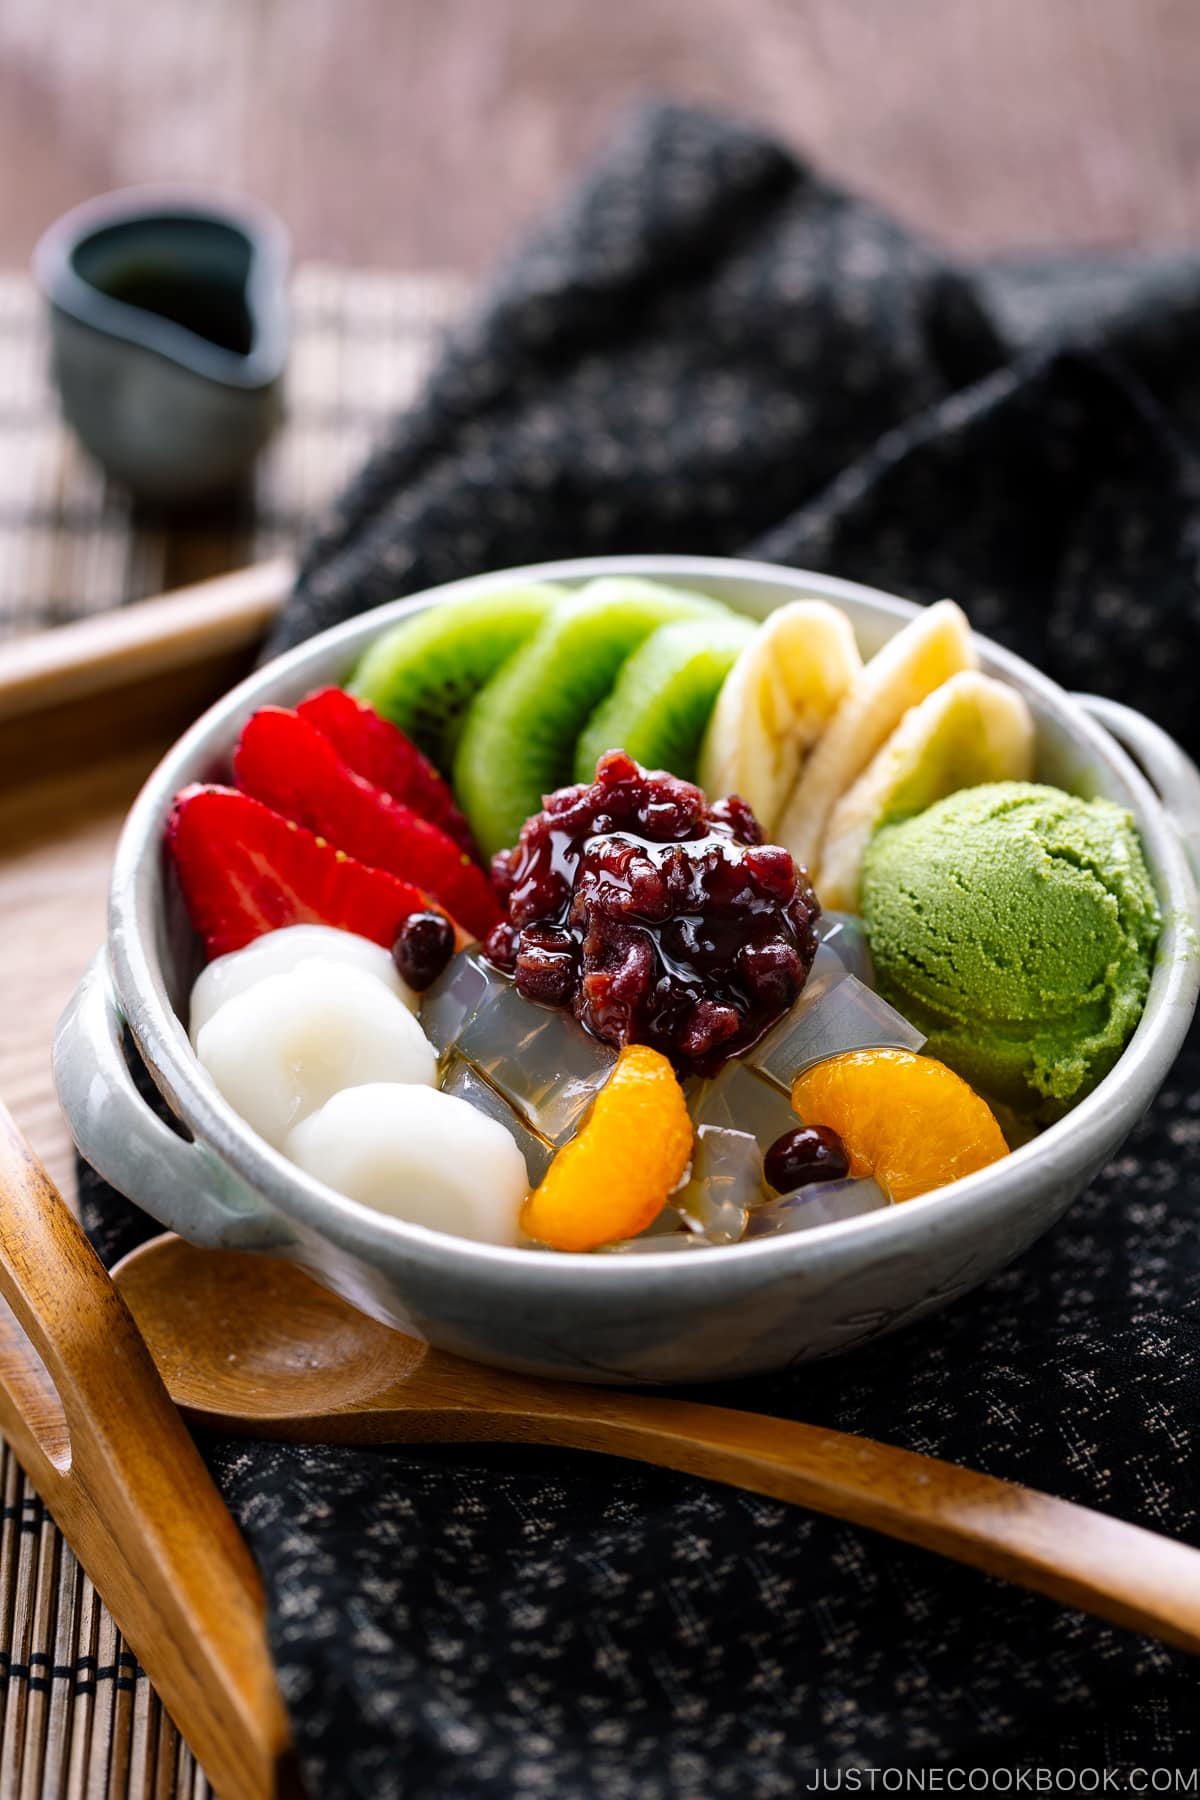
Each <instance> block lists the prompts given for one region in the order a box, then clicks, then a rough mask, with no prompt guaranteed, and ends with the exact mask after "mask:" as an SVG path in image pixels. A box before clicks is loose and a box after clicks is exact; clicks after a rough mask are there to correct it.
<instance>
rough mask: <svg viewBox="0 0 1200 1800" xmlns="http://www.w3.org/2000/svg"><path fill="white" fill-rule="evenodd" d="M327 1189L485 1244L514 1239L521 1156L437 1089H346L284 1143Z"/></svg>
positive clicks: (521, 1192)
mask: <svg viewBox="0 0 1200 1800" xmlns="http://www.w3.org/2000/svg"><path fill="white" fill-rule="evenodd" d="M285 1153H286V1154H287V1155H288V1156H290V1157H291V1159H292V1161H293V1162H294V1163H297V1164H298V1165H299V1167H300V1168H302V1169H304V1170H305V1171H306V1172H307V1173H308V1174H309V1175H314V1176H315V1177H316V1178H317V1180H318V1181H323V1182H324V1183H325V1185H326V1187H331V1188H334V1189H335V1190H336V1191H337V1192H338V1193H340V1194H345V1195H347V1196H348V1197H349V1198H350V1199H351V1200H357V1201H358V1202H359V1203H360V1204H361V1205H363V1206H370V1207H372V1208H374V1210H375V1211H376V1212H383V1213H390V1214H391V1215H392V1217H393V1218H397V1219H407V1220H408V1221H409V1222H410V1223H412V1224H414V1225H428V1226H429V1227H430V1228H431V1229H432V1230H434V1231H448V1232H452V1233H453V1234H454V1235H455V1236H456V1237H467V1238H477V1239H479V1240H480V1241H481V1242H482V1243H485V1244H516V1243H518V1242H519V1241H520V1239H519V1229H518V1225H519V1219H520V1212H521V1202H522V1201H523V1200H524V1198H525V1195H526V1193H527V1192H528V1188H529V1176H528V1173H527V1171H526V1168H525V1158H524V1157H523V1156H522V1155H521V1152H520V1150H518V1148H517V1146H516V1144H515V1143H514V1141H513V1139H512V1137H511V1136H510V1134H509V1133H508V1132H507V1131H506V1130H505V1129H504V1126H503V1125H501V1124H500V1123H499V1122H498V1121H497V1120H496V1119H490V1118H488V1116H487V1114H486V1113H482V1112H479V1111H477V1109H476V1108H475V1107H473V1106H472V1105H471V1104H470V1102H469V1101H467V1100H459V1099H458V1098H456V1096H455V1095H453V1094H443V1093H441V1092H440V1091H439V1090H438V1089H436V1088H435V1089H432V1090H431V1089H429V1088H423V1087H422V1088H417V1087H395V1086H392V1085H389V1084H384V1083H380V1082H376V1083H373V1084H371V1085H370V1086H367V1087H356V1088H347V1089H345V1090H344V1092H342V1093H340V1094H335V1095H334V1097H333V1099H332V1100H327V1101H326V1103H325V1105H324V1106H323V1107H321V1109H320V1111H319V1112H314V1113H313V1114H312V1115H311V1116H310V1117H309V1118H307V1119H305V1120H304V1122H303V1123H302V1124H300V1125H298V1126H297V1127H296V1129H295V1130H294V1131H293V1132H292V1133H291V1135H290V1136H289V1138H288V1140H287V1143H286V1145H285Z"/></svg>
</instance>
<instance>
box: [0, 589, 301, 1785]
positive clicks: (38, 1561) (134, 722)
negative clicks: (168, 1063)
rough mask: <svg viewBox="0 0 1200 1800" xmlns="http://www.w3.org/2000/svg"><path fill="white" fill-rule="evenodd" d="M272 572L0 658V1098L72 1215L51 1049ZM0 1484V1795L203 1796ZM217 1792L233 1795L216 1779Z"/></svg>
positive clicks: (85, 625) (30, 1510)
mask: <svg viewBox="0 0 1200 1800" xmlns="http://www.w3.org/2000/svg"><path fill="white" fill-rule="evenodd" d="M289 576H290V571H289V568H288V566H287V564H286V563H283V562H277V563H270V564H263V565H260V566H258V567H256V568H253V569H248V570H245V571H242V572H240V573H238V574H236V575H232V576H228V577H223V578H221V579H219V580H216V581H211V582H205V583H201V584H200V585H198V586H196V587H194V588H190V589H181V590H179V591H178V592H177V593H175V594H172V595H165V596H163V597H161V598H159V599H155V600H149V601H143V602H140V603H138V604H137V605H134V606H129V607H127V608H124V609H122V610H121V611H120V612H117V613H113V614H108V615H106V616H104V617H102V618H96V619H89V620H87V621H84V622H82V623H80V624H78V625H70V626H66V627H63V628H62V629H61V630H59V631H55V632H52V633H46V634H42V635H40V636H36V637H30V638H26V639H23V640H21V639H19V640H17V641H16V642H15V643H13V644H6V645H5V646H4V649H3V651H2V653H0V994H2V995H3V1027H2V1028H0V1097H3V1099H4V1101H5V1102H6V1103H7V1105H8V1107H9V1109H10V1110H11V1112H12V1113H13V1115H14V1117H15V1119H16V1122H17V1124H18V1125H19V1126H20V1128H21V1129H22V1130H23V1131H24V1133H25V1135H26V1136H27V1137H28V1138H29V1140H30V1142H31V1143H32V1145H33V1147H34V1148H35V1150H36V1151H37V1152H38V1154H39V1155H40V1157H41V1158H42V1160H43V1162H44V1163H45V1164H46V1166H47V1168H48V1170H49V1172H50V1174H51V1176H52V1177H53V1179H54V1181H55V1183H56V1184H57V1185H58V1187H59V1188H60V1190H61V1191H62V1192H63V1194H64V1195H65V1196H66V1197H67V1199H68V1201H69V1202H70V1203H72V1204H73V1203H74V1196H75V1180H74V1157H73V1152H72V1147H71V1142H70V1137H69V1134H68V1132H67V1129H66V1125H65V1123H64V1121H63V1119H62V1116H61V1114H60V1113H59V1110H58V1106H57V1102H56V1100H55V1097H54V1090H53V1084H52V1080H51V1073H50V1044H51V1040H52V1037H53V1031H54V1025H55V1021H56V1019H57V1017H58V1015H59V1013H60V1012H61V1010H62V1008H63V1006H64V1005H65V1003H66V1001H67V999H68V998H69V996H70V994H71V992H72V990H73V988H74V986H75V984H76V982H77V980H78V978H79V976H80V974H81V973H82V971H83V969H84V967H85V965H86V963H87V962H88V960H89V959H90V957H91V956H92V955H93V954H94V952H95V950H96V948H97V946H98V945H99V944H100V943H101V942H102V941H103V938H104V929H105V920H104V913H105V893H106V888H107V880H108V868H109V863H110V861H111V857H112V850H113V846H114V843H115V841H116V837H117V834H118V832H119V830H120V826H121V822H122V820H123V818H124V816H125V813H126V812H127V810H128V808H129V805H130V802H131V801H132V799H133V797H134V795H135V794H136V792H137V789H138V787H139V786H140V784H141V782H142V780H143V779H144V777H145V776H146V774H147V773H148V772H149V770H150V769H151V768H152V766H153V765H154V763H155V762H156V761H157V759H158V758H159V756H160V755H161V754H162V752H163V751H164V750H165V749H166V748H167V747H168V746H169V744H170V743H171V742H172V741H173V740H174V739H175V738H176V737H177V736H178V735H179V733H180V731H182V730H183V729H184V728H185V727H186V726H187V725H188V724H189V723H190V722H191V721H192V719H194V718H195V717H196V716H197V714H198V713H199V712H201V711H202V710H203V709H204V707H205V706H207V705H208V704H209V703H210V702H211V701H212V700H214V699H216V698H217V697H218V696H219V695H220V694H221V693H222V692H224V691H225V690H226V689H227V688H228V687H229V686H230V685H231V684H232V683H233V682H234V681H235V680H237V679H238V678H239V677H240V676H241V675H242V674H243V673H245V672H246V671H247V670H248V669H249V667H250V665H251V663H252V661H253V658H254V653H255V650H256V648H257V645H258V643H259V641H260V639H261V637H262V633H263V630H264V628H265V626H266V624H267V622H268V621H269V619H270V617H271V615H272V614H273V612H274V611H275V609H276V607H277V606H278V604H279V602H280V600H281V599H282V597H283V595H284V593H285V592H286V590H287V586H288V582H289ZM43 1379H44V1377H43ZM16 1447H18V1448H19V1446H16ZM25 1460H32V1459H30V1458H29V1457H28V1456H26V1458H25ZM0 1471H2V1473H3V1481H4V1493H3V1496H2V1499H3V1509H2V1510H3V1519H2V1520H0V1651H6V1652H7V1653H8V1668H7V1670H6V1673H8V1674H9V1680H8V1681H7V1683H6V1684H4V1685H3V1686H0V1713H2V1722H0V1793H2V1794H3V1795H4V1796H6V1797H7V1796H8V1795H10V1794H11V1795H13V1796H18V1795H19V1796H21V1800H26V1797H28V1800H35V1797H36V1796H38V1795H48V1794H53V1793H59V1792H62V1793H67V1792H70V1793H71V1794H72V1795H78V1794H84V1793H86V1794H87V1795H89V1796H90V1795H92V1794H96V1795H101V1794H103V1793H105V1792H106V1791H107V1792H111V1793H118V1794H124V1793H126V1792H128V1793H130V1794H134V1793H139V1794H144V1795H147V1796H150V1795H153V1796H155V1797H159V1796H164V1797H165V1796H168V1795H175V1794H185V1793H186V1794H188V1795H190V1796H191V1797H192V1800H199V1797H200V1796H202V1795H203V1794H206V1793H207V1792H208V1788H207V1784H206V1783H205V1782H204V1779H203V1776H202V1775H201V1774H200V1773H199V1772H198V1770H196V1769H195V1768H194V1766H193V1764H192V1760H191V1758H190V1757H189V1756H188V1755H187V1754H186V1752H183V1751H181V1750H180V1747H179V1746H178V1744H177V1741H176V1734H175V1726H176V1725H177V1726H178V1728H179V1731H180V1733H181V1734H182V1736H183V1738H184V1739H185V1740H186V1738H187V1736H188V1731H189V1721H188V1719H187V1718H186V1717H183V1716H182V1715H181V1716H179V1717H178V1718H177V1719H176V1720H175V1722H174V1725H173V1724H172V1723H171V1721H170V1720H168V1719H167V1718H166V1717H165V1715H161V1714H160V1709H159V1707H158V1704H157V1702H154V1701H152V1700H151V1698H150V1695H149V1692H148V1688H147V1684H146V1682H145V1680H144V1678H143V1679H139V1678H138V1677H137V1675H136V1666H135V1663H134V1659H133V1657H132V1656H130V1655H129V1654H128V1651H127V1650H126V1649H125V1648H124V1646H123V1645H122V1643H121V1640H120V1638H119V1635H118V1634H117V1632H116V1630H115V1627H114V1626H113V1622H112V1620H111V1618H109V1617H108V1616H107V1614H106V1613H105V1611H104V1609H103V1608H102V1607H100V1605H99V1603H98V1601H97V1599H96V1596H95V1593H94V1591H93V1590H92V1588H91V1585H90V1583H89V1582H87V1581H86V1580H84V1579H82V1578H81V1577H80V1575H79V1571H78V1568H77V1565H76V1564H75V1561H74V1558H73V1557H71V1555H70V1553H69V1552H68V1551H67V1550H66V1549H65V1547H64V1546H63V1544H62V1543H61V1541H60V1540H59V1536H58V1533H57V1532H56V1531H55V1529H54V1527H53V1525H52V1524H51V1522H50V1520H49V1519H48V1518H47V1517H46V1516H45V1514H44V1513H43V1512H42V1510H41V1509H40V1507H39V1504H38V1502H37V1500H36V1499H35V1498H34V1497H33V1494H32V1492H31V1490H30V1489H29V1488H28V1486H27V1484H26V1483H24V1482H23V1481H22V1478H21V1474H20V1471H19V1470H18V1468H17V1464H16V1461H15V1459H14V1458H13V1457H12V1454H11V1451H10V1450H9V1448H8V1447H7V1446H0ZM25 1515H27V1516H28V1520H29V1524H28V1526H27V1527H26V1528H22V1525H21V1518H22V1516H25ZM100 1574H101V1571H97V1575H98V1576H99V1575H100ZM99 1585H100V1586H101V1587H103V1585H104V1583H103V1580H102V1579H101V1580H100V1582H99ZM133 1648H134V1649H135V1650H136V1646H134V1647H133ZM39 1656H40V1657H43V1658H44V1659H45V1662H46V1664H47V1665H48V1666H49V1667H50V1668H51V1669H52V1670H57V1671H63V1670H64V1669H66V1668H67V1667H68V1666H69V1665H73V1666H74V1668H75V1669H78V1667H79V1666H80V1658H81V1656H83V1657H84V1658H86V1657H87V1656H91V1657H93V1658H94V1659H95V1661H96V1663H97V1664H99V1665H101V1666H102V1667H103V1668H108V1669H113V1670H115V1671H116V1674H117V1678H116V1679H112V1680H111V1686H110V1687H109V1688H108V1690H107V1692H106V1698H107V1699H108V1700H109V1701H110V1707H109V1711H108V1713H106V1715H105V1717H104V1719H103V1721H100V1719H99V1714H100V1711H101V1706H100V1700H99V1698H98V1688H97V1683H96V1682H95V1681H93V1682H92V1683H91V1684H90V1686H91V1689H92V1691H91V1693H90V1694H88V1693H87V1692H86V1689H87V1687H88V1685H89V1684H88V1683H87V1682H86V1681H84V1682H83V1683H81V1684H78V1686H77V1685H76V1684H74V1683H73V1684H71V1685H68V1683H67V1681H66V1677H65V1675H64V1676H62V1677H61V1678H60V1679H59V1681H58V1683H57V1685H55V1683H54V1682H53V1681H51V1682H49V1683H45V1682H43V1684H42V1685H41V1686H39V1685H38V1683H37V1681H35V1680H32V1679H30V1678H29V1677H30V1671H31V1670H33V1669H34V1668H35V1665H36V1663H37V1659H38V1657H39ZM122 1670H123V1671H124V1672H123V1673H122ZM18 1671H21V1672H22V1673H23V1674H24V1676H25V1679H24V1680H22V1679H21V1678H20V1676H19V1674H18ZM5 1690H6V1695H5ZM80 1691H83V1697H82V1698H80V1697H79V1692H80ZM177 1710H179V1709H177ZM224 1791H225V1792H226V1793H228V1794H233V1793H234V1792H235V1790H232V1789H230V1788H229V1785H228V1782H226V1784H225V1790H224ZM243 1791H244V1792H249V1791H250V1790H249V1789H248V1788H247V1789H245V1790H243Z"/></svg>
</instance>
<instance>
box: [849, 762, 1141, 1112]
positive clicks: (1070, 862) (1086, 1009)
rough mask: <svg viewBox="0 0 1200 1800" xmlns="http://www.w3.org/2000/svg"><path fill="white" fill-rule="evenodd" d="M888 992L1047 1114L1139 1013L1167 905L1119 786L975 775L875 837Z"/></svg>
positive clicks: (938, 1048) (999, 1092) (964, 1058)
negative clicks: (1099, 791) (1111, 796)
mask: <svg viewBox="0 0 1200 1800" xmlns="http://www.w3.org/2000/svg"><path fill="white" fill-rule="evenodd" d="M862 909H863V916H864V919H865V921H866V927H867V932H868V934H869V936H870V940H871V949H872V952H873V954H874V957H875V967H876V971H877V974H878V978H879V988H880V992H881V993H882V994H883V995H884V996H885V997H886V998H887V999H888V1000H890V1001H891V1002H892V1004H893V1005H895V1006H897V1007H899V1008H900V1010H901V1011H902V1012H904V1013H905V1014H906V1015H907V1017H908V1018H910V1019H911V1020H912V1022H913V1024H914V1025H916V1026H917V1027H918V1028H919V1029H920V1030H922V1031H924V1032H925V1033H926V1034H927V1036H928V1038H929V1049H930V1053H931V1054H932V1055H934V1056H939V1057H941V1058H942V1060H943V1061H945V1062H947V1063H948V1064H949V1065H950V1066H951V1068H953V1069H956V1070H957V1071H958V1072H959V1074H960V1075H962V1076H963V1077H964V1078H965V1079H966V1080H967V1081H969V1082H970V1083H971V1084H972V1086H973V1087H976V1088H979V1089H980V1090H981V1091H982V1092H983V1093H984V1094H986V1095H989V1096H992V1097H994V1098H996V1099H998V1100H1003V1101H1006V1102H1008V1103H1009V1104H1010V1105H1012V1106H1015V1107H1018V1108H1020V1109H1022V1110H1025V1111H1028V1110H1030V1109H1035V1110H1037V1111H1038V1112H1039V1113H1040V1115H1041V1116H1042V1117H1045V1118H1051V1117H1055V1116H1057V1115H1058V1114H1059V1113H1061V1112H1063V1111H1065V1109H1066V1108H1067V1106H1069V1105H1070V1104H1071V1103H1072V1102H1074V1101H1076V1100H1079V1099H1081V1098H1082V1097H1083V1095H1084V1094H1086V1093H1087V1092H1088V1090H1089V1089H1090V1088H1092V1087H1094V1086H1095V1084H1096V1082H1097V1081H1099V1080H1100V1078H1101V1076H1102V1075H1104V1074H1106V1073H1107V1072H1108V1070H1109V1069H1110V1068H1111V1067H1112V1065H1113V1063H1114V1062H1115V1061H1116V1059H1117V1057H1118V1056H1119V1055H1120V1053H1121V1051H1122V1050H1123V1048H1124V1047H1125V1044H1126V1042H1127V1040H1128V1038H1129V1036H1130V1034H1131V1032H1132V1031H1133V1028H1134V1026H1135V1025H1136V1024H1137V1022H1138V1019H1139V1018H1140V1017H1141V1012H1142V1007H1143V1006H1144V1004H1145V1000H1146V993H1147V989H1148V988H1149V985H1150V962H1151V957H1152V954H1153V950H1154V944H1155V940H1156V938H1157V936H1158V929H1159V916H1158V908H1157V905H1156V902H1155V897H1154V889H1153V887H1152V886H1151V883H1150V877H1149V874H1148V873H1147V870H1146V864H1145V861H1144V859H1143V856H1142V849H1141V845H1140V843H1139V841H1138V836H1137V832H1136V830H1135V828H1134V824H1133V820H1132V819H1131V818H1130V816H1129V814H1128V813H1126V812H1123V811H1122V810H1121V808H1120V807H1118V806H1114V805H1113V804H1112V803H1111V802H1110V801H1107V800H1091V801H1087V800H1079V799H1077V798H1076V797H1075V796H1074V795H1072V794H1067V793H1064V792H1063V791H1062V790H1061V789H1059V788H1052V787H1040V786H1035V785H1034V784H1032V783H1029V782H1018V781H1001V782H993V783H989V784H988V785H986V786H984V787H976V788H965V789H962V790H960V791H959V792H958V793H955V794H951V795H950V796H949V797H948V798H947V799H945V800H941V801H939V802H938V803H937V804H936V805H934V806H931V807H929V808H928V810H927V811H925V812H923V813H919V814H918V815H917V816H916V817H915V818H912V819H907V820H905V821H904V822H903V823H901V824H896V825H887V826H884V827H883V829H882V830H880V831H879V832H878V833H877V834H876V836H875V837H874V838H873V840H872V841H871V843H870V845H869V846H868V849H867V854H866V859H865V862H864V867H863V884H862Z"/></svg>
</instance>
